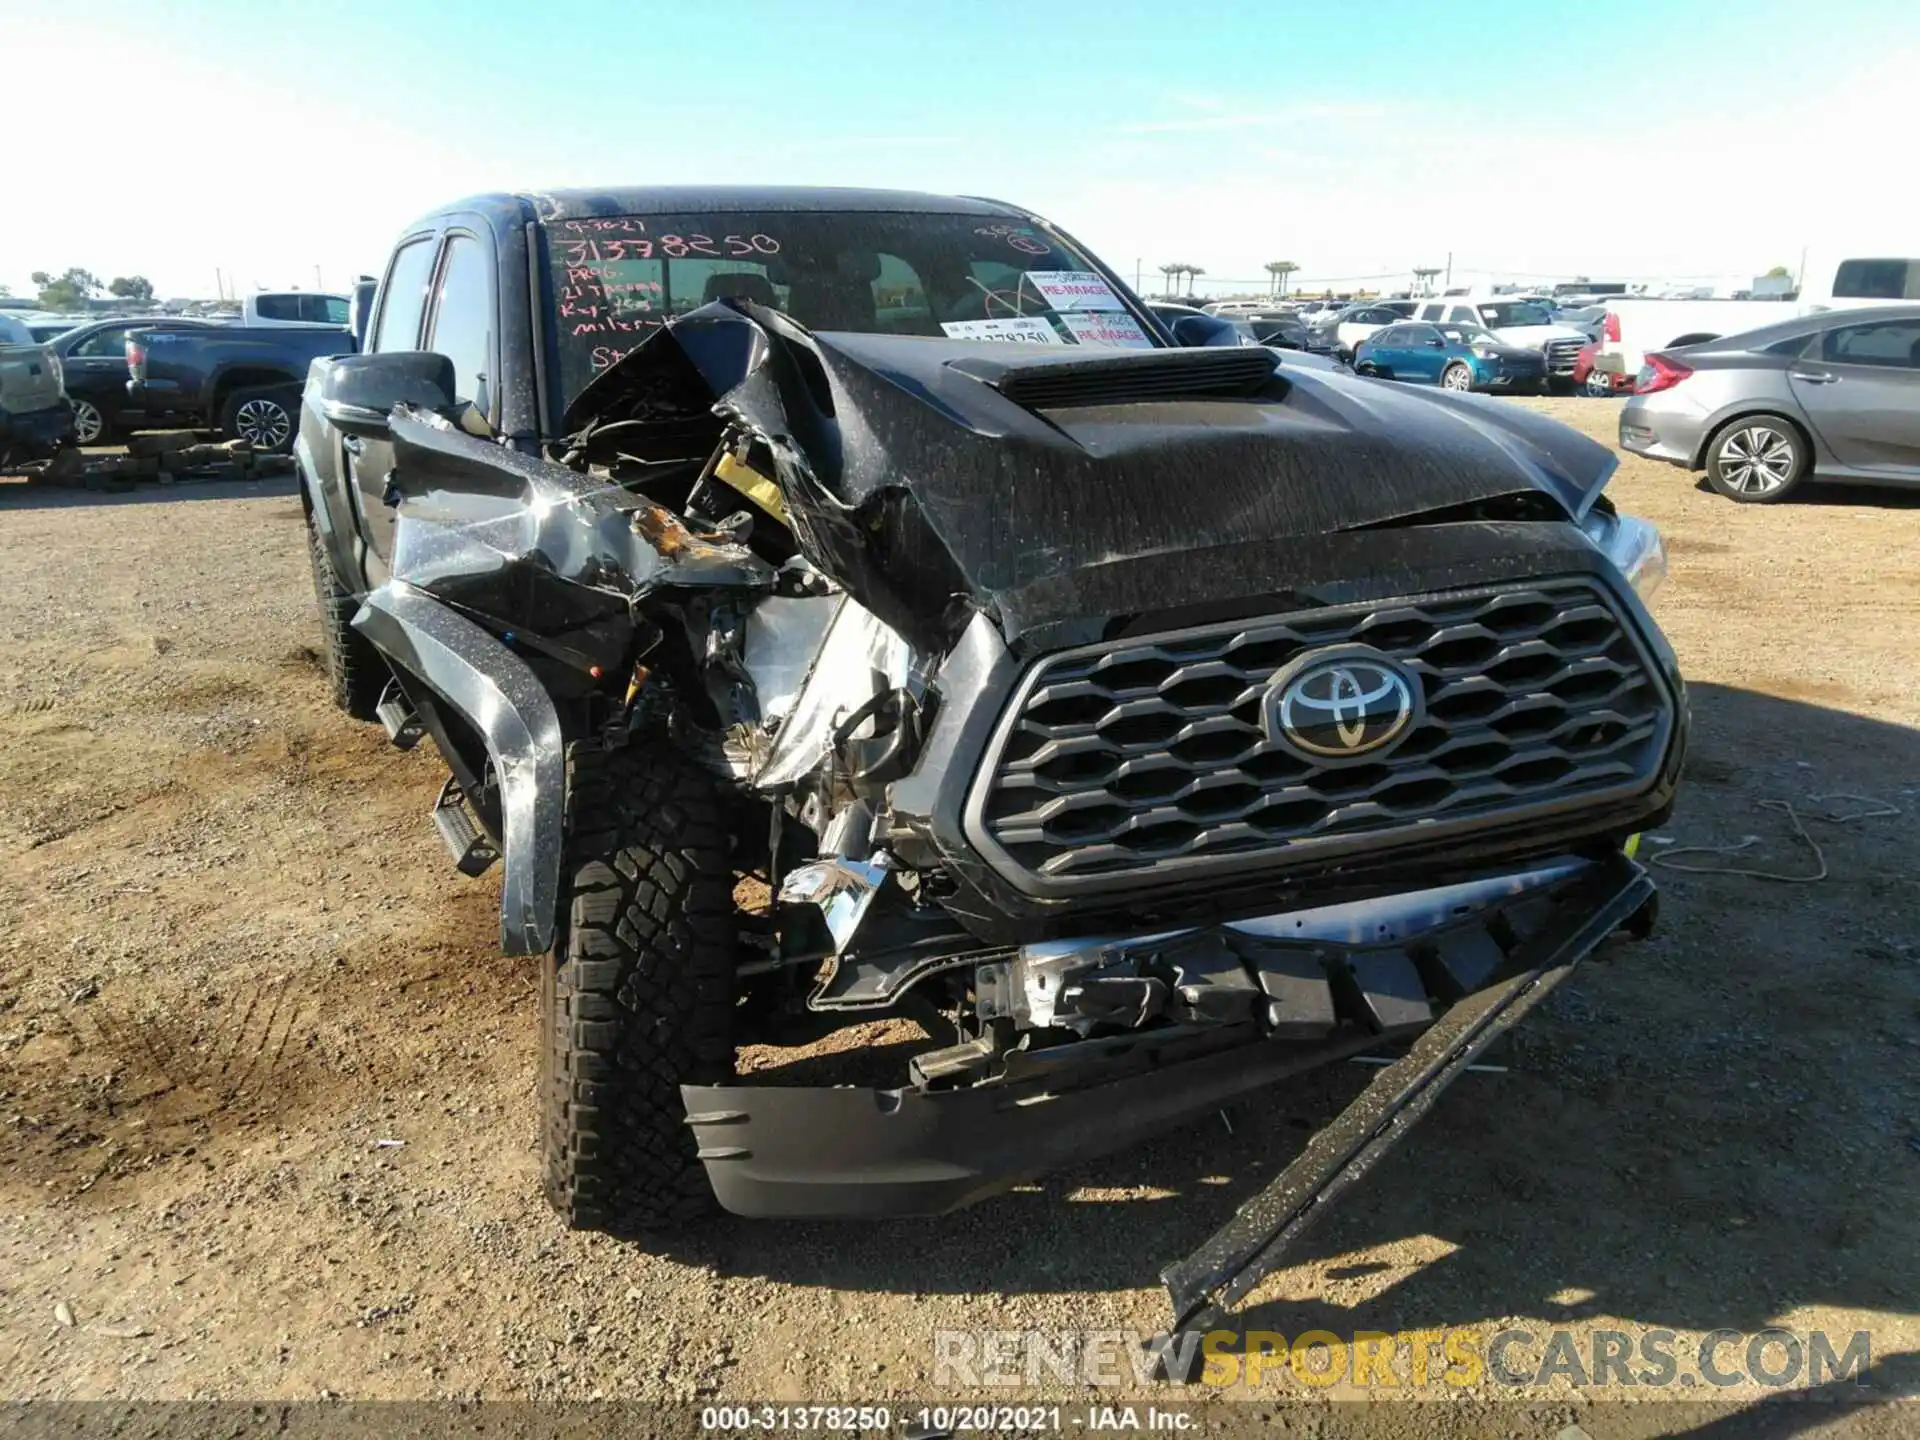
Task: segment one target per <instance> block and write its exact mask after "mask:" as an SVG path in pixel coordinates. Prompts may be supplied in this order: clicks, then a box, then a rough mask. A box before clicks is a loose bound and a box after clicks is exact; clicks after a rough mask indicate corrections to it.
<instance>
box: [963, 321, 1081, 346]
mask: <svg viewBox="0 0 1920 1440" xmlns="http://www.w3.org/2000/svg"><path fill="white" fill-rule="evenodd" d="M940 328H941V329H942V330H944V331H946V332H947V336H948V338H949V339H953V340H1023V341H1025V342H1027V343H1028V344H1030V345H1058V344H1060V343H1061V341H1060V337H1059V335H1058V334H1056V333H1055V331H1054V328H1053V326H1051V325H1049V324H1048V323H1047V322H1046V321H1045V320H1042V319H1040V318H1039V317H1038V316H1033V315H1028V316H1024V317H1020V318H1017V319H1007V320H948V321H946V322H944V323H943V324H942V325H941V326H940Z"/></svg>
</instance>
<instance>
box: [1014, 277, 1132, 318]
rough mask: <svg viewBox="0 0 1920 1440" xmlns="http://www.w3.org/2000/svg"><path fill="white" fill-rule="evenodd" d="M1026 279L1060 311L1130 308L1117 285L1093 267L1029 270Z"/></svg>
mask: <svg viewBox="0 0 1920 1440" xmlns="http://www.w3.org/2000/svg"><path fill="white" fill-rule="evenodd" d="M1025 278H1026V280H1027V283H1029V284H1030V285H1032V286H1033V288H1034V289H1035V290H1038V291H1039V292H1040V295H1041V298H1042V299H1044V300H1045V301H1046V302H1047V304H1048V305H1049V306H1051V307H1052V308H1053V309H1054V310H1056V311H1062V312H1065V311H1073V310H1122V311H1124V310H1125V309H1126V308H1127V307H1126V306H1125V305H1123V304H1121V303H1120V297H1119V296H1118V295H1116V294H1114V293H1113V287H1112V286H1111V285H1109V284H1107V282H1106V281H1105V280H1103V279H1101V278H1100V276H1099V275H1097V274H1095V273H1094V272H1093V271H1091V270H1029V271H1027V273H1026V276H1025Z"/></svg>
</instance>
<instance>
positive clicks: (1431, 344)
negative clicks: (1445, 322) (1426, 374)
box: [1427, 340, 1447, 350]
mask: <svg viewBox="0 0 1920 1440" xmlns="http://www.w3.org/2000/svg"><path fill="white" fill-rule="evenodd" d="M1427 348H1428V349H1429V350H1444V349H1446V348H1447V342H1446V341H1444V340H1429V341H1427Z"/></svg>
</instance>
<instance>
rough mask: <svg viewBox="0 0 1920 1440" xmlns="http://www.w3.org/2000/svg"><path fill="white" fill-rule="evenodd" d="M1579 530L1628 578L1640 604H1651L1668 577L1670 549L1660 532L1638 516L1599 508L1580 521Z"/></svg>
mask: <svg viewBox="0 0 1920 1440" xmlns="http://www.w3.org/2000/svg"><path fill="white" fill-rule="evenodd" d="M1580 528H1581V529H1582V530H1583V531H1584V532H1585V533H1586V536H1587V538H1588V539H1589V540H1591V541H1592V542H1593V544H1594V547H1595V548H1596V549H1597V550H1599V551H1600V553H1601V554H1602V555H1605V556H1606V557H1607V559H1609V560H1611V561H1612V562H1613V563H1614V565H1615V566H1616V567H1617V568H1618V569H1619V571H1620V573H1621V574H1622V575H1623V576H1625V577H1626V581H1627V583H1628V584H1629V585H1631V586H1632V587H1633V591H1634V593H1635V594H1636V595H1638V596H1639V597H1640V599H1641V601H1642V602H1643V603H1647V602H1651V601H1652V599H1653V596H1654V592H1655V591H1657V590H1658V589H1659V588H1660V586H1661V585H1662V584H1663V583H1665V581H1666V578H1667V546H1666V542H1665V541H1664V540H1662V539H1661V538H1660V532H1659V531H1658V530H1657V529H1655V528H1654V527H1653V526H1652V525H1651V524H1650V523H1648V522H1647V521H1645V520H1642V519H1640V518H1639V517H1637V516H1634V515H1622V514H1619V513H1618V512H1615V511H1611V510H1606V509H1603V508H1601V507H1597V506H1596V507H1595V508H1594V509H1593V510H1591V511H1589V512H1588V513H1587V516H1586V518H1585V519H1583V520H1582V521H1581V522H1580Z"/></svg>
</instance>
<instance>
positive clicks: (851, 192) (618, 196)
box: [407, 185, 1028, 230]
mask: <svg viewBox="0 0 1920 1440" xmlns="http://www.w3.org/2000/svg"><path fill="white" fill-rule="evenodd" d="M733 210H739V211H759V212H768V211H772V212H781V211H786V212H795V213H800V212H808V211H816V212H817V211H869V212H873V213H892V214H928V215H981V216H988V217H993V218H996V219H1015V218H1025V217H1026V215H1027V213H1028V212H1026V211H1024V210H1022V209H1020V208H1019V207H1018V206H1014V205H1008V204H1006V203H1004V202H1002V201H999V200H987V199H983V198H981V197H979V196H971V195H936V194H932V193H929V192H927V191H921V190H872V189H862V188H858V187H854V186H834V185H614V186H574V187H570V188H566V189H560V190H521V191H494V192H489V193H486V194H480V195H470V196H468V197H466V198H465V199H461V200H454V201H451V202H449V203H447V204H445V205H439V206H436V207H434V208H433V209H432V210H430V211H428V212H427V213H426V214H424V215H422V216H420V218H419V219H418V220H416V221H415V222H414V223H413V224H412V225H410V226H408V227H407V228H408V229H409V230H420V229H424V228H426V227H428V226H430V225H432V224H433V223H434V222H435V221H437V220H440V219H442V218H443V217H445V216H448V215H478V216H484V217H486V218H487V219H489V220H491V221H492V222H493V223H494V225H495V228H496V229H499V228H503V227H506V226H511V225H520V224H524V223H525V222H526V221H528V220H539V221H541V222H543V223H544V222H547V221H554V220H597V219H607V218H610V217H612V216H616V215H645V214H649V213H659V214H677V213H681V212H694V213H706V214H714V213H725V212H727V211H733Z"/></svg>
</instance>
